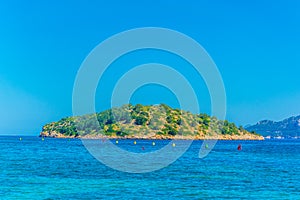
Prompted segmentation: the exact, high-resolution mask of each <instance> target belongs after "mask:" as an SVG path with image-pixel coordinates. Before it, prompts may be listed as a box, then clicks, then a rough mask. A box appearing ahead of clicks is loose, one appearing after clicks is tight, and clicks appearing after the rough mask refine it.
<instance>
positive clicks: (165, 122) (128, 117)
mask: <svg viewBox="0 0 300 200" xmlns="http://www.w3.org/2000/svg"><path fill="white" fill-rule="evenodd" d="M40 135H41V136H44V137H82V138H101V137H106V138H144V139H146V138H149V139H150V138H151V139H224V140H243V139H244V140H261V139H263V137H261V136H259V135H257V134H253V133H249V132H248V131H246V130H244V129H243V128H242V127H239V128H238V127H236V125H235V124H234V123H230V122H228V121H227V120H225V121H221V120H218V119H217V118H215V117H210V116H208V115H206V114H192V113H190V112H187V111H183V110H178V109H172V108H170V107H169V106H167V105H164V104H161V105H157V106H143V105H140V104H137V105H135V106H133V105H130V104H129V105H124V106H122V107H120V108H113V109H109V110H106V111H103V112H100V113H96V114H89V115H84V116H79V117H67V118H63V119H61V120H59V121H58V122H52V123H49V124H46V125H45V126H44V127H43V130H42V132H41V134H40Z"/></svg>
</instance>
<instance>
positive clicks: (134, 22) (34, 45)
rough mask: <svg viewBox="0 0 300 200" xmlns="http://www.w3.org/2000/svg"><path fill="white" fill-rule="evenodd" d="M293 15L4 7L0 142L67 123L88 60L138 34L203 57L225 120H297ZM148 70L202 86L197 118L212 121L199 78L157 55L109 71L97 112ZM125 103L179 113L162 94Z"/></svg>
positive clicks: (288, 5)
mask: <svg viewBox="0 0 300 200" xmlns="http://www.w3.org/2000/svg"><path fill="white" fill-rule="evenodd" d="M299 10H300V2H299V1H297V0H294V1H293V0H290V1H266V0H261V1H256V0H254V1H233V0H229V1H221V0H220V1H217V0H216V1H211V0H204V1H196V0H195V1H189V0H187V1H169V0H165V1H144V0H142V1H115V0H112V1H105V2H104V1H96V0H92V1H74V0H72V1H47V0H46V1H15V0H11V1H8V0H7V1H6V0H4V1H1V2H0V134H1V135H38V134H39V132H40V131H41V128H42V126H43V125H44V124H46V123H49V122H52V121H57V120H59V119H61V118H62V117H66V116H71V115H72V92H73V85H74V81H75V77H76V74H77V72H78V70H79V68H80V66H81V64H82V62H83V61H84V59H85V58H86V56H87V55H88V54H89V53H90V52H91V51H92V50H93V49H94V48H95V47H96V46H97V45H98V44H99V43H101V42H102V41H104V40H105V39H107V38H109V37H111V36H112V35H115V34H117V33H120V32H122V31H126V30H129V29H133V28H141V27H163V28H168V29H172V30H176V31H179V32H181V33H184V34H186V35H188V36H189V37H191V38H193V39H194V40H196V41H197V42H198V43H199V44H201V45H202V46H203V47H204V48H205V50H206V51H207V52H208V54H209V55H210V56H211V58H212V59H213V60H214V62H215V64H216V65H217V67H218V69H219V71H220V74H221V76H222V79H223V82H224V85H225V89H226V97H227V104H226V106H227V115H226V118H227V119H228V120H230V121H233V122H235V123H236V124H237V125H247V124H254V123H256V122H257V121H259V120H263V119H271V120H282V119H284V118H287V117H290V116H293V115H299V114H300V106H299V102H300V79H299V74H300V48H299V47H300V12H299ZM153 61H155V62H161V63H165V64H168V65H169V66H173V67H174V68H176V69H178V70H179V71H181V72H182V73H183V74H185V75H187V76H188V79H189V80H190V81H191V82H194V83H195V82H197V81H198V80H199V83H198V85H197V86H196V87H197V95H198V96H201V103H202V110H201V111H202V112H208V113H209V111H210V100H209V94H208V92H207V88H206V86H205V83H204V82H203V81H201V77H200V78H199V77H198V76H196V75H195V77H194V76H193V71H192V70H189V67H188V64H186V63H184V62H185V61H183V60H180V59H178V58H176V57H175V56H174V55H169V54H167V53H166V52H157V51H154V50H153V51H151V50H149V51H144V52H133V53H132V54H128V55H127V56H124V57H122V58H120V59H118V60H116V62H114V63H113V64H112V65H114V66H111V67H110V68H109V69H111V70H110V71H109V70H108V72H107V73H106V78H104V80H103V81H104V86H105V87H103V86H102V87H101V86H99V88H98V89H97V94H96V102H97V103H96V108H97V110H99V111H100V110H103V109H106V108H107V107H108V102H109V100H110V96H109V95H108V94H110V91H111V89H112V88H113V85H114V84H115V83H116V81H117V80H118V78H120V77H121V75H122V74H121V72H123V73H124V72H126V70H129V69H130V67H133V66H134V65H136V64H142V63H147V62H153ZM124 65H126V67H127V68H126V67H125V68H122V70H116V69H120V66H124ZM114 73H117V75H115V74H114ZM105 80H106V82H105ZM147 93H148V94H150V95H148V96H146V95H145V94H147ZM131 100H132V103H144V104H155V103H160V102H164V103H168V104H170V105H171V106H173V107H176V106H177V105H178V101H177V100H176V95H174V94H172V93H171V92H170V91H169V90H168V88H164V87H161V86H159V85H152V86H151V85H148V86H145V87H143V88H139V89H138V90H137V91H136V92H135V93H134V94H133V96H132V99H131Z"/></svg>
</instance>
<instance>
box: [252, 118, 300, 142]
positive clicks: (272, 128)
mask: <svg viewBox="0 0 300 200" xmlns="http://www.w3.org/2000/svg"><path fill="white" fill-rule="evenodd" d="M246 129H247V130H248V131H255V132H257V133H259V134H261V135H263V136H271V137H278V136H281V137H285V138H290V137H297V136H300V116H297V117H290V118H288V119H285V120H282V121H279V122H274V121H271V120H263V121H260V122H258V123H257V124H255V125H253V126H249V127H247V128H246Z"/></svg>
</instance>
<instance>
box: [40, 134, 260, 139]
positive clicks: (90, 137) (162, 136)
mask: <svg viewBox="0 0 300 200" xmlns="http://www.w3.org/2000/svg"><path fill="white" fill-rule="evenodd" d="M40 137H49V138H77V139H142V140H264V137H263V136H259V135H253V134H245V135H211V136H208V135H206V136H200V135H196V136H181V135H177V136H165V135H152V136H148V135H143V136H136V135H132V136H124V137H121V136H106V135H85V136H66V135H63V134H61V133H57V132H52V133H49V132H41V134H40Z"/></svg>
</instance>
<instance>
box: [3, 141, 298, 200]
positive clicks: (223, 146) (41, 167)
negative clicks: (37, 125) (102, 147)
mask: <svg viewBox="0 0 300 200" xmlns="http://www.w3.org/2000/svg"><path fill="white" fill-rule="evenodd" d="M155 142H156V146H155V147H153V146H152V140H143V141H137V145H133V141H130V140H119V144H118V145H119V146H121V147H122V148H124V149H129V150H132V151H137V152H139V151H141V149H142V148H141V146H143V147H144V149H143V150H145V151H147V150H149V149H151V148H160V147H162V146H164V145H166V144H167V143H168V141H155ZM201 143H202V142H201V141H196V142H194V143H193V144H192V146H191V147H190V149H189V150H188V151H187V152H186V153H185V154H184V155H183V156H182V157H181V158H180V159H179V160H177V161H176V162H175V163H173V164H171V165H170V166H168V167H166V168H164V169H161V170H159V171H155V172H151V173H146V174H128V173H124V172H119V171H115V170H112V169H110V168H108V167H106V166H105V165H103V164H101V163H99V162H98V161H97V160H96V159H95V158H93V157H92V156H91V155H90V154H89V153H88V152H87V150H86V149H85V148H84V146H83V145H82V143H81V140H77V139H71V140H69V139H50V138H46V139H45V140H44V141H42V140H41V138H38V137H22V140H21V141H20V140H19V137H4V136H2V137H0V172H1V174H0V181H1V183H0V199H211V198H214V199H224V198H225V199H229V198H239V199H249V198H250V199H263V198H264V199H266V198H267V199H300V140H267V141H219V142H218V143H217V145H216V146H215V148H214V149H213V151H212V152H211V153H210V154H209V155H208V156H207V157H206V158H204V159H199V158H198V153H199V148H200V146H201ZM238 144H242V146H243V150H242V151H237V150H236V147H237V145H238Z"/></svg>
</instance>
